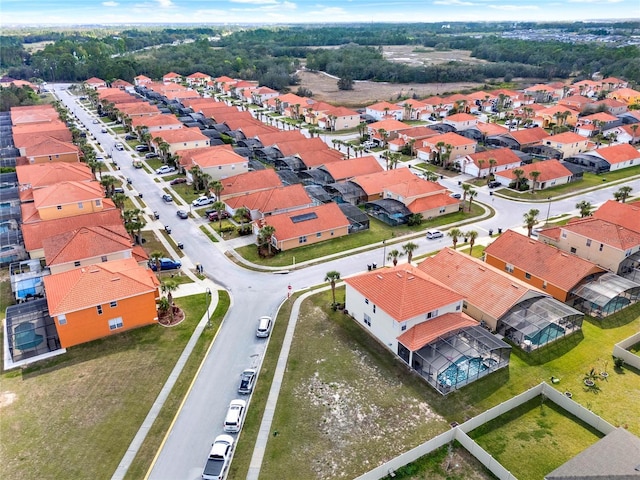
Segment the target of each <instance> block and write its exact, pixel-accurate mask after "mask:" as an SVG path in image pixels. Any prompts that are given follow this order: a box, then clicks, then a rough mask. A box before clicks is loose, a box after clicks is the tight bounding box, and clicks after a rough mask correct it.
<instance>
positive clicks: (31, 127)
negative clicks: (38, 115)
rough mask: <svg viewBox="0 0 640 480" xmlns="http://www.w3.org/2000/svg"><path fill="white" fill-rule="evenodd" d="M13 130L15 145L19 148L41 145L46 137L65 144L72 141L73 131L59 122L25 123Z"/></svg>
mask: <svg viewBox="0 0 640 480" xmlns="http://www.w3.org/2000/svg"><path fill="white" fill-rule="evenodd" d="M11 130H12V132H13V143H14V144H15V145H16V147H18V148H20V147H26V146H29V145H34V144H36V143H40V142H41V141H42V139H43V138H46V137H53V138H56V139H58V140H61V141H63V142H70V141H71V140H72V137H71V130H69V127H67V126H66V125H65V124H64V123H63V122H61V121H59V120H55V121H52V122H49V123H46V124H42V123H25V124H22V125H16V126H14V127H13V128H12V129H11Z"/></svg>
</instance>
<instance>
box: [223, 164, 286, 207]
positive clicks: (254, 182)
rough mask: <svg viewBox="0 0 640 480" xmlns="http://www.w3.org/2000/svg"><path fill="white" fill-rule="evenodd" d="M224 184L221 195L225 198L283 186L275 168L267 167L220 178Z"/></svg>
mask: <svg viewBox="0 0 640 480" xmlns="http://www.w3.org/2000/svg"><path fill="white" fill-rule="evenodd" d="M220 181H221V182H222V184H223V185H224V190H222V194H221V197H222V199H223V200H225V199H228V198H231V197H234V196H236V195H244V194H246V193H252V192H258V191H261V190H269V189H271V188H274V187H280V186H282V181H281V180H280V177H278V174H277V173H276V172H275V170H272V169H270V168H266V169H264V170H256V171H255V172H247V173H241V174H240V175H234V176H233V177H229V178H225V179H224V180H220Z"/></svg>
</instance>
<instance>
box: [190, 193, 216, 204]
mask: <svg viewBox="0 0 640 480" xmlns="http://www.w3.org/2000/svg"><path fill="white" fill-rule="evenodd" d="M215 201H216V199H215V198H213V197H207V196H205V195H200V196H199V197H198V198H196V199H195V200H194V201H193V202H191V205H193V206H194V207H204V206H205V205H209V204H211V203H213V202H215Z"/></svg>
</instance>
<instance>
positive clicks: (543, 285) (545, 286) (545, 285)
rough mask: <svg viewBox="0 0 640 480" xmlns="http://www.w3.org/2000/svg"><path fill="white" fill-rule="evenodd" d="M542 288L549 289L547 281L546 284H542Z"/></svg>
mask: <svg viewBox="0 0 640 480" xmlns="http://www.w3.org/2000/svg"><path fill="white" fill-rule="evenodd" d="M542 288H544V289H545V290H546V289H547V281H546V280H545V281H544V282H542Z"/></svg>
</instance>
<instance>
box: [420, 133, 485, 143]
mask: <svg viewBox="0 0 640 480" xmlns="http://www.w3.org/2000/svg"><path fill="white" fill-rule="evenodd" d="M440 142H443V143H444V144H445V145H447V144H449V145H451V146H452V147H460V146H463V145H475V144H476V143H478V142H476V141H475V140H473V139H471V138H467V137H463V136H462V135H458V134H457V133H453V132H449V133H443V134H441V135H435V136H433V137H429V138H427V139H425V140H424V142H423V143H424V145H425V146H427V145H432V146H436V145H437V144H438V143H440Z"/></svg>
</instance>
